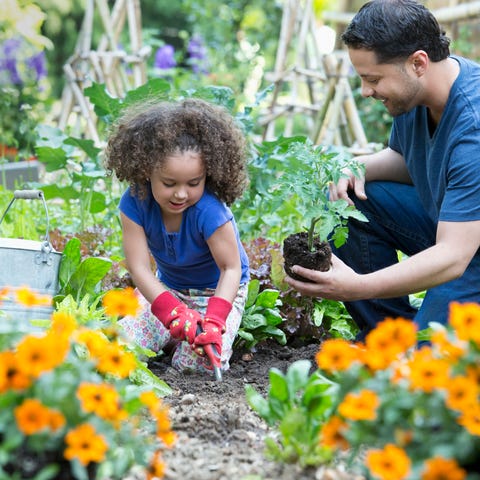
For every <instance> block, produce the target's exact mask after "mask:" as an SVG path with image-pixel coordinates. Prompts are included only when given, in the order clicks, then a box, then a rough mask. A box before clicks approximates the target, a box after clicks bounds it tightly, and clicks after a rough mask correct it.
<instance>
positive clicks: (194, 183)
mask: <svg viewBox="0 0 480 480" xmlns="http://www.w3.org/2000/svg"><path fill="white" fill-rule="evenodd" d="M188 185H189V186H190V187H198V185H200V182H191V183H189V184H188Z"/></svg>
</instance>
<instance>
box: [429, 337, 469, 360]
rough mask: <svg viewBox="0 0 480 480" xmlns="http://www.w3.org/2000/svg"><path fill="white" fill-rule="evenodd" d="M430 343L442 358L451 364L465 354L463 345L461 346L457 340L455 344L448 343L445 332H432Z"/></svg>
mask: <svg viewBox="0 0 480 480" xmlns="http://www.w3.org/2000/svg"><path fill="white" fill-rule="evenodd" d="M430 342H431V343H432V345H433V346H434V347H435V348H436V349H437V350H438V352H439V353H440V354H441V355H442V357H445V358H447V359H449V360H450V361H451V363H455V362H457V361H458V360H459V359H460V358H461V357H462V356H463V355H464V354H465V345H461V344H460V342H459V341H458V340H457V341H456V342H455V343H453V342H450V340H449V339H448V335H447V331H446V330H437V331H435V332H433V333H432V335H431V337H430Z"/></svg>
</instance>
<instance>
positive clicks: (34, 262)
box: [0, 190, 62, 333]
mask: <svg viewBox="0 0 480 480" xmlns="http://www.w3.org/2000/svg"><path fill="white" fill-rule="evenodd" d="M17 199H29V200H33V199H39V200H42V202H43V206H44V208H45V214H46V221H47V231H46V234H45V238H44V240H43V241H34V240H24V239H19V238H0V291H6V294H5V295H4V298H2V299H0V333H2V332H3V333H5V332H32V331H36V330H39V327H35V326H34V325H32V323H31V321H32V320H37V319H38V320H43V319H49V318H50V316H51V314H52V311H53V307H52V306H50V305H45V306H43V305H37V306H32V307H29V306H26V305H22V304H20V303H18V302H17V301H16V298H15V292H16V290H18V288H22V287H28V288H29V289H30V290H32V291H33V292H35V293H37V294H40V295H42V296H50V297H52V296H54V295H55V294H56V293H57V292H58V272H59V269H60V261H61V258H62V254H61V253H60V252H57V251H55V250H54V248H53V246H52V244H51V243H50V237H49V233H48V232H49V219H48V210H47V204H46V202H45V197H44V195H43V192H42V191H41V190H15V192H14V193H13V198H12V200H11V202H10V203H9V205H8V206H7V209H6V210H5V212H4V213H3V215H2V218H1V219H0V224H1V223H2V221H3V219H4V218H5V215H6V214H7V212H8V210H9V209H10V207H11V206H12V204H13V202H14V201H15V200H17Z"/></svg>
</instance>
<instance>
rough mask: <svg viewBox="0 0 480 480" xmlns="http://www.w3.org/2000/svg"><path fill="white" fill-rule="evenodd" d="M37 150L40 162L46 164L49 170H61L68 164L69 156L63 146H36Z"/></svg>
mask: <svg viewBox="0 0 480 480" xmlns="http://www.w3.org/2000/svg"><path fill="white" fill-rule="evenodd" d="M35 152H36V154H37V157H38V159H39V160H40V162H42V163H43V164H44V165H45V169H46V170H47V172H54V171H55V170H60V169H62V168H65V167H66V165H67V158H68V157H67V154H66V152H65V150H63V148H60V147H59V148H53V147H36V148H35Z"/></svg>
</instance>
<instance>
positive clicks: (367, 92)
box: [360, 82, 375, 98]
mask: <svg viewBox="0 0 480 480" xmlns="http://www.w3.org/2000/svg"><path fill="white" fill-rule="evenodd" d="M360 91H361V94H362V97H365V98H368V97H372V96H373V94H374V93H375V91H374V90H373V88H371V87H369V86H368V85H365V82H362V85H361V90H360Z"/></svg>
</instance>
